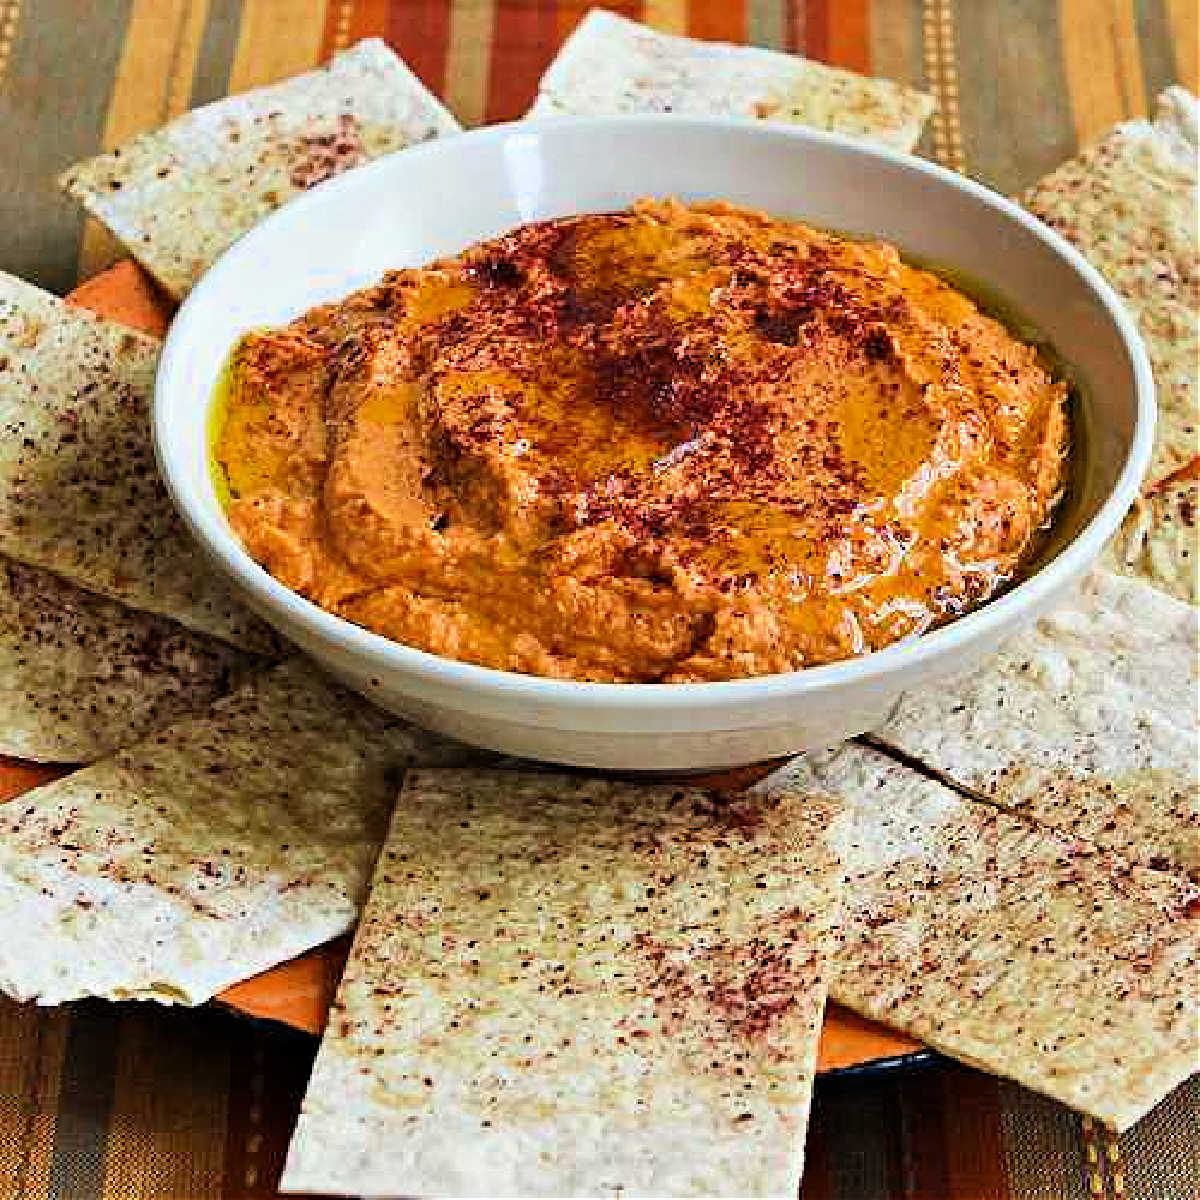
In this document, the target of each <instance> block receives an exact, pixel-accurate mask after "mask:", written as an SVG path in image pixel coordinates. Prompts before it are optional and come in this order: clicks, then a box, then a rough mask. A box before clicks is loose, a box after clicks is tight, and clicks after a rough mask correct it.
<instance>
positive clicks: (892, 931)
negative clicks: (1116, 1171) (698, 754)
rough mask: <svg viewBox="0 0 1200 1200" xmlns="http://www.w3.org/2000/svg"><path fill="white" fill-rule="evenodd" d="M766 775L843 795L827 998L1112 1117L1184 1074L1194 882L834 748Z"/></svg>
mask: <svg viewBox="0 0 1200 1200" xmlns="http://www.w3.org/2000/svg"><path fill="white" fill-rule="evenodd" d="M784 778H785V779H786V780H787V781H788V782H789V783H790V785H791V786H793V787H796V788H798V789H800V790H802V791H807V792H810V793H817V794H820V793H821V792H827V793H829V794H830V795H832V796H834V797H841V798H843V799H845V800H846V801H848V802H850V803H852V804H853V807H854V817H855V820H854V822H853V824H852V825H849V826H842V827H841V828H840V830H839V832H842V831H844V830H846V829H847V828H849V830H850V831H851V832H850V833H849V834H848V835H844V836H843V839H842V840H841V841H839V843H838V844H839V848H840V851H841V854H842V858H843V860H844V861H845V862H846V864H847V868H848V874H847V879H846V889H845V894H844V904H843V908H844V918H843V924H842V928H841V930H840V933H841V935H842V936H841V937H839V940H838V942H837V948H836V950H835V952H834V953H833V956H832V962H831V972H832V973H831V978H830V996H831V997H832V998H833V999H835V1000H837V1001H839V1002H840V1003H842V1004H844V1005H846V1006H847V1007H849V1008H852V1009H854V1010H855V1011H857V1012H860V1013H862V1014H863V1015H864V1016H867V1017H870V1018H871V1019H872V1020H876V1021H882V1022H883V1023H885V1024H887V1025H891V1026H892V1027H894V1028H897V1029H902V1030H904V1031H905V1032H906V1033H910V1034H912V1035H913V1036H914V1037H917V1038H920V1039H921V1040H922V1041H923V1042H925V1043H926V1044H927V1045H929V1046H932V1047H933V1048H934V1049H936V1050H940V1051H942V1052H943V1053H945V1054H948V1055H950V1056H952V1057H953V1058H956V1059H959V1060H960V1061H961V1062H965V1063H967V1064H969V1065H971V1066H975V1067H979V1068H981V1069H982V1070H985V1071H988V1072H990V1073H991V1074H995V1075H1002V1076H1006V1077H1007V1078H1010V1079H1014V1080H1016V1081H1017V1082H1018V1083H1021V1084H1024V1085H1025V1086H1026V1087H1029V1088H1032V1089H1034V1090H1035V1091H1039V1092H1042V1093H1044V1094H1045V1095H1047V1096H1051V1097H1053V1098H1054V1099H1056V1100H1059V1101H1061V1102H1062V1103H1064V1104H1068V1105H1070V1106H1071V1107H1072V1108H1076V1109H1078V1110H1079V1111H1081V1112H1084V1113H1087V1114H1089V1115H1091V1116H1093V1117H1096V1118H1098V1119H1099V1120H1101V1121H1105V1122H1107V1123H1110V1124H1112V1125H1115V1126H1117V1127H1118V1128H1121V1129H1124V1128H1126V1127H1128V1126H1129V1125H1131V1124H1133V1122H1134V1121H1136V1120H1137V1119H1138V1118H1139V1117H1141V1116H1143V1115H1144V1114H1145V1113H1146V1112H1148V1111H1149V1110H1150V1109H1151V1108H1152V1107H1153V1106H1154V1105H1155V1104H1157V1103H1158V1101H1160V1100H1162V1099H1163V1098H1164V1097H1165V1096H1166V1095H1168V1094H1169V1093H1170V1092H1171V1091H1172V1090H1173V1089H1174V1088H1175V1087H1176V1086H1177V1085H1178V1084H1180V1083H1182V1082H1183V1080H1185V1079H1187V1078H1188V1076H1189V1075H1191V1074H1192V1073H1193V1072H1195V1071H1196V1070H1197V1069H1200V1038H1198V1033H1197V1030H1198V1029H1200V1024H1198V1022H1200V1010H1198V1007H1197V998H1198V997H1200V977H1198V975H1197V964H1198V963H1200V888H1197V886H1196V885H1195V884H1194V883H1193V882H1191V881H1190V880H1188V879H1187V878H1185V877H1184V876H1182V875H1179V874H1175V873H1172V872H1168V871H1159V870H1154V869H1150V868H1146V867H1141V866H1134V865H1131V864H1130V863H1128V862H1127V861H1126V860H1125V859H1124V858H1122V857H1121V856H1120V855H1117V854H1112V853H1109V852H1107V851H1104V850H1101V849H1098V848H1097V847H1096V846H1095V845H1093V844H1091V843H1089V842H1086V841H1082V840H1080V839H1078V838H1073V837H1069V836H1063V835H1060V834H1059V833H1057V832H1055V831H1053V830H1050V829H1046V828H1044V827H1040V826H1037V825H1034V824H1031V823H1030V822H1027V821H1024V820H1021V819H1020V818H1018V817H1015V816H1012V815H1011V814H1009V813H1005V812H1001V811H999V810H998V809H996V808H993V807H992V806H991V805H987V804H981V803H979V802H976V801H970V800H966V799H964V798H962V797H961V796H959V795H957V794H956V793H954V792H952V791H950V790H949V789H948V788H946V787H943V786H942V785H941V784H939V783H935V782H934V781H932V780H929V779H926V778H925V777H924V776H921V775H918V774H917V773H916V772H914V771H912V770H910V769H909V768H907V767H905V766H902V765H901V764H899V763H897V762H895V761H893V760H891V759H889V758H886V757H885V756H883V755H882V754H880V753H878V752H877V751H873V750H869V749H866V748H864V747H861V746H852V745H847V746H845V747H843V748H841V749H840V750H838V751H834V752H832V753H829V754H825V755H815V756H811V757H810V758H809V759H808V760H800V761H799V762H798V765H796V766H794V767H791V768H788V769H786V770H785V773H784Z"/></svg>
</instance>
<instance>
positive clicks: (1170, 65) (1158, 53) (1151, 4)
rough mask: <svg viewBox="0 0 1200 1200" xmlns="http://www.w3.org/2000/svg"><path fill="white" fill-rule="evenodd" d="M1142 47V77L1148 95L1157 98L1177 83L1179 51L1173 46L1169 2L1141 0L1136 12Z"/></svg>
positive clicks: (1139, 39)
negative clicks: (1176, 64) (1168, 15)
mask: <svg viewBox="0 0 1200 1200" xmlns="http://www.w3.org/2000/svg"><path fill="white" fill-rule="evenodd" d="M1134 15H1135V18H1136V20H1137V37H1138V44H1139V46H1140V47H1141V53H1142V74H1143V75H1144V76H1145V79H1146V92H1147V94H1148V95H1150V96H1156V95H1158V93H1159V92H1161V91H1162V90H1163V88H1165V87H1170V86H1171V84H1173V83H1174V82H1175V81H1176V68H1175V51H1174V48H1173V47H1172V45H1171V42H1172V37H1171V26H1170V22H1169V21H1168V19H1167V3H1166V0H1140V2H1139V3H1138V4H1137V5H1136V7H1135V9H1134Z"/></svg>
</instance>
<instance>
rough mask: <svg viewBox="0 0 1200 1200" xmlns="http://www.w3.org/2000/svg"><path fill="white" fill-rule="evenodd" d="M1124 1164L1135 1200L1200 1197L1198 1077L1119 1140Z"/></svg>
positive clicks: (1175, 1199) (1128, 1185)
mask: <svg viewBox="0 0 1200 1200" xmlns="http://www.w3.org/2000/svg"><path fill="white" fill-rule="evenodd" d="M1121 1160H1122V1163H1123V1165H1124V1168H1125V1171H1124V1174H1125V1189H1126V1191H1127V1192H1128V1194H1129V1195H1130V1196H1131V1197H1135V1196H1136V1197H1143V1196H1146V1197H1150V1196H1153V1197H1155V1200H1196V1197H1197V1196H1200V1076H1194V1077H1193V1078H1192V1079H1190V1080H1189V1081H1188V1082H1187V1083H1184V1084H1182V1085H1180V1086H1179V1087H1177V1088H1176V1089H1175V1091H1173V1092H1172V1093H1171V1095H1170V1096H1168V1097H1167V1098H1166V1099H1165V1100H1164V1101H1163V1102H1162V1103H1161V1104H1159V1105H1158V1106H1157V1107H1155V1108H1153V1109H1151V1111H1150V1112H1149V1113H1147V1114H1146V1116H1144V1117H1143V1118H1142V1119H1141V1120H1140V1121H1139V1122H1138V1123H1137V1124H1136V1125H1135V1126H1134V1127H1133V1128H1132V1129H1130V1130H1127V1131H1126V1132H1125V1133H1124V1134H1122V1135H1121Z"/></svg>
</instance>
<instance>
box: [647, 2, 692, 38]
mask: <svg viewBox="0 0 1200 1200" xmlns="http://www.w3.org/2000/svg"><path fill="white" fill-rule="evenodd" d="M642 18H643V19H644V20H645V22H646V24H647V25H651V26H653V27H654V28H655V29H657V30H659V32H661V33H687V25H688V0H644V3H643V4H642Z"/></svg>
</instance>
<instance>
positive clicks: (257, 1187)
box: [221, 1016, 318, 1200]
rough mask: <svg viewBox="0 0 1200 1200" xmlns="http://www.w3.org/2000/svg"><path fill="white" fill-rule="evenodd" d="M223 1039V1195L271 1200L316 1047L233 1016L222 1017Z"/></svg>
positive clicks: (294, 1035)
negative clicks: (226, 1062) (226, 1057)
mask: <svg viewBox="0 0 1200 1200" xmlns="http://www.w3.org/2000/svg"><path fill="white" fill-rule="evenodd" d="M221 1036H222V1037H223V1038H224V1039H225V1042H226V1044H227V1045H228V1046H229V1052H230V1062H231V1064H232V1071H231V1073H230V1077H229V1103H228V1110H227V1129H228V1133H227V1136H226V1141H225V1168H224V1175H225V1182H224V1191H223V1195H224V1196H225V1197H229V1198H232V1197H237V1200H259V1198H260V1197H263V1198H265V1197H271V1198H274V1197H275V1195H276V1187H277V1185H278V1182H279V1176H280V1174H281V1173H282V1171H283V1163H284V1159H285V1157H286V1155H287V1147H288V1142H289V1141H290V1140H291V1136H292V1130H293V1129H294V1127H295V1124H296V1118H297V1117H298V1116H299V1114H300V1103H301V1101H302V1100H303V1098H304V1089H305V1088H306V1087H307V1085H308V1077H309V1074H310V1073H311V1071H312V1062H313V1058H314V1056H315V1055H316V1052H317V1045H318V1042H317V1039H316V1038H313V1037H307V1036H305V1035H303V1034H300V1033H297V1032H295V1031H294V1030H290V1029H287V1028H286V1027H284V1026H282V1025H267V1024H265V1023H260V1022H257V1021H249V1020H246V1019H245V1018H238V1017H232V1016H226V1017H224V1018H223V1026H222V1034H221Z"/></svg>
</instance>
